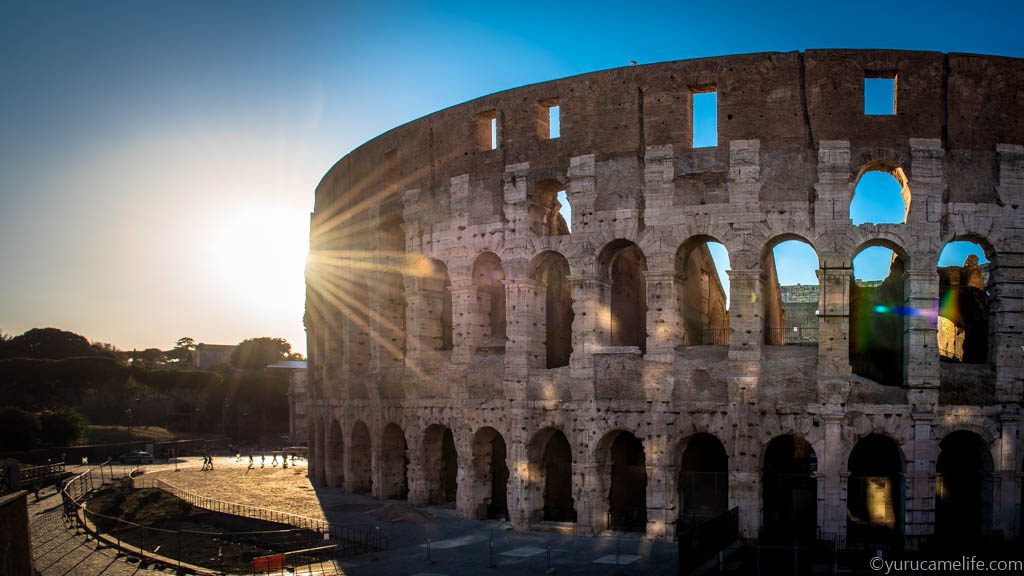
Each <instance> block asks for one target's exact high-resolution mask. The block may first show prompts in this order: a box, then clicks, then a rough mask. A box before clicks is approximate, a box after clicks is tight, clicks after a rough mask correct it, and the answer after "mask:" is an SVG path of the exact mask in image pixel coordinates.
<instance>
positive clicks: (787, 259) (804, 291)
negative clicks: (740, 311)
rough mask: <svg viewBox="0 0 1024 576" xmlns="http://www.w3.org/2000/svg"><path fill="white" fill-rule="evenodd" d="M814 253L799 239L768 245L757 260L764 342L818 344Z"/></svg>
mask: <svg viewBox="0 0 1024 576" xmlns="http://www.w3.org/2000/svg"><path fill="white" fill-rule="evenodd" d="M817 271H818V254H817V252H815V251H814V248H812V247H811V245H810V244H809V243H807V242H806V241H804V240H803V239H795V238H792V239H787V238H782V239H779V240H778V241H775V242H771V243H769V244H768V247H767V248H766V249H765V251H764V254H763V256H762V257H761V301H762V302H763V303H764V343H765V344H767V345H769V346H782V345H815V344H817V343H818V275H817Z"/></svg>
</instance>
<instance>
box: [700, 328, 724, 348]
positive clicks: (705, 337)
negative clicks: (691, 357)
mask: <svg viewBox="0 0 1024 576" xmlns="http://www.w3.org/2000/svg"><path fill="white" fill-rule="evenodd" d="M731 334H732V329H731V328H704V329H702V330H701V331H700V341H699V342H694V344H695V345H698V346H728V345H729V336H730V335H731Z"/></svg>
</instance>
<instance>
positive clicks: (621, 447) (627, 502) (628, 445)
mask: <svg viewBox="0 0 1024 576" xmlns="http://www.w3.org/2000/svg"><path fill="white" fill-rule="evenodd" d="M610 453H611V454H610V455H611V487H610V489H609V491H608V526H609V528H611V529H612V530H624V531H627V532H644V531H646V529H647V465H646V463H647V460H646V458H645V456H644V445H643V442H641V441H640V439H639V438H637V437H636V436H634V435H633V434H631V433H629V432H620V433H619V434H618V436H616V438H615V441H614V442H612V446H611V449H610Z"/></svg>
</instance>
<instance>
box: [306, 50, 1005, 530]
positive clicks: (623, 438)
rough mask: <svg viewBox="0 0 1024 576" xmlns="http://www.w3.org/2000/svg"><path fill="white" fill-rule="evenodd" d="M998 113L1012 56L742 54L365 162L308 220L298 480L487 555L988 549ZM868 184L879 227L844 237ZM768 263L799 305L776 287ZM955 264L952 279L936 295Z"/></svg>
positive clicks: (418, 124) (862, 227) (415, 140)
mask: <svg viewBox="0 0 1024 576" xmlns="http://www.w3.org/2000/svg"><path fill="white" fill-rule="evenodd" d="M879 79H880V80H885V81H888V82H887V85H888V86H889V89H891V90H892V96H891V103H892V105H891V109H889V110H886V111H883V112H881V113H877V112H876V113H867V110H866V108H865V90H866V87H867V86H868V85H869V83H870V81H872V80H879ZM1022 94H1024V60H1020V59H1013V58H1004V57H993V56H981V55H971V54H943V53H936V52H908V51H892V50H807V51H804V52H789V53H762V54H747V55H738V56H728V57H716V58H706V59H698V60H685V61H676V62H665V63H659V64H650V65H641V66H629V67H624V68H617V69H612V70H605V71H601V72H595V73H590V74H584V75H581V76H575V77H571V78H565V79H561V80H555V81H550V82H544V83H540V84H534V85H530V86H524V87H521V88H516V89H512V90H507V91H504V92H499V93H497V94H492V95H489V96H484V97H482V98H478V99H476V100H472V101H470V102H466V103H464V104H460V105H457V106H453V107H451V108H448V109H444V110H441V111H438V112H435V113H433V114H430V115H428V116H426V117H423V118H420V119H418V120H415V121H413V122H409V123H408V124H405V125H403V126H399V127H397V128H395V129H393V130H391V131H389V132H386V133H384V134H382V135H380V136H378V137H376V138H374V139H372V140H370V141H369V142H367V143H365V144H363V145H362V146H360V147H359V148H357V149H355V150H353V151H352V152H351V153H350V154H348V155H347V156H345V157H344V158H342V159H341V160H340V161H339V162H338V163H337V164H336V165H335V166H334V167H332V168H331V169H330V171H328V172H327V174H326V175H325V176H324V178H323V180H322V181H321V183H320V185H319V186H318V187H317V189H316V200H315V207H314V211H313V213H312V215H311V230H310V257H309V261H308V265H307V305H306V318H305V322H306V329H307V335H308V350H309V366H310V375H309V378H310V386H309V396H310V397H309V400H310V411H309V438H310V454H311V468H310V475H311V476H312V478H313V481H314V482H315V483H317V484H319V485H324V486H337V487H342V488H344V489H345V490H348V491H352V492H356V493H365V494H368V495H372V496H373V497H375V498H381V499H406V500H408V502H409V503H411V504H413V505H453V506H454V507H455V509H456V510H457V513H458V514H459V515H460V516H463V517H467V518H495V517H497V518H502V517H504V518H507V519H508V520H509V521H510V522H511V524H512V525H513V526H514V527H515V528H516V529H533V528H545V527H547V528H550V529H560V528H565V527H567V526H568V527H571V528H572V529H573V530H575V531H577V533H600V532H603V531H606V530H617V531H632V532H640V533H643V535H644V537H645V538H649V539H672V538H674V537H675V535H676V534H677V531H679V530H682V529H684V528H685V527H687V526H692V525H694V524H695V523H698V522H701V521H702V520H706V519H708V518H713V517H717V516H718V515H720V514H722V513H724V512H726V511H727V510H732V509H736V510H737V511H738V512H737V513H738V517H739V531H740V534H741V535H742V536H744V537H748V538H756V537H758V536H759V535H760V536H761V537H765V536H766V535H773V536H778V537H785V538H795V539H800V538H816V537H822V535H838V536H841V537H845V538H847V539H848V540H849V539H863V540H872V539H882V538H891V537H896V538H904V539H915V538H916V539H928V538H937V537H941V536H943V535H952V534H954V533H955V534H956V537H957V538H960V539H964V538H970V537H976V538H979V539H999V538H1003V539H1015V538H1018V537H1019V535H1020V525H1021V500H1022V486H1021V479H1022V472H1024V443H1022V442H1024V439H1022V435H1021V432H1020V413H1021V410H1020V404H1021V400H1022V392H1024V352H1022V351H1024V336H1022V327H1024V208H1022V207H1021V205H1022V203H1024V96H1022ZM708 96H710V97H711V98H710V100H709V99H708ZM708 101H710V102H711V106H712V107H713V116H712V118H713V120H712V124H713V126H712V127H711V128H712V130H711V132H710V133H711V140H710V141H700V142H698V134H697V132H698V128H699V131H700V132H701V133H702V136H701V137H702V138H706V137H707V136H706V134H705V132H706V131H707V127H706V126H703V125H701V126H698V124H699V123H698V122H697V121H696V116H695V107H696V106H697V105H698V104H700V105H702V106H706V105H707V104H706V102H708ZM702 102H703V103H704V104H701V103H702ZM873 172H880V173H882V174H883V175H884V176H885V177H887V178H893V179H895V181H896V182H897V183H898V190H899V192H900V193H899V194H898V198H899V201H900V202H902V204H901V209H902V211H903V212H902V213H903V215H904V218H903V221H902V222H880V223H870V222H869V223H855V221H854V220H853V219H851V205H852V204H853V203H854V202H855V201H856V197H857V192H858V185H859V182H860V180H861V179H862V178H863V177H866V176H865V175H867V174H870V173H873ZM788 241H797V242H800V243H804V244H806V245H808V246H809V247H811V248H813V250H814V253H815V254H816V258H817V262H816V264H815V265H812V268H816V269H815V270H814V272H813V274H814V275H816V278H817V281H818V282H817V286H813V287H807V286H803V287H794V286H780V283H779V280H778V272H777V270H776V267H775V262H774V257H773V254H774V253H773V250H774V248H775V247H776V246H778V245H779V244H780V243H782V242H788ZM958 241H970V242H973V243H975V244H976V245H978V246H980V247H981V249H982V250H983V259H982V260H981V265H979V261H978V259H977V258H976V257H970V258H968V259H967V260H966V261H964V262H963V266H962V267H961V266H959V264H958V265H957V266H945V267H941V268H940V267H939V264H938V262H939V255H940V253H941V252H942V250H943V249H944V247H946V245H947V244H949V243H951V242H958ZM716 243H717V244H721V245H722V246H723V247H724V249H725V251H726V252H727V255H728V272H727V276H722V275H721V274H720V273H721V272H722V271H723V270H721V269H722V268H724V266H723V265H722V264H720V263H716V259H715V258H714V257H713V254H712V251H711V246H712V245H715V244H716ZM875 246H880V247H883V248H886V249H888V250H890V251H891V253H892V257H891V263H890V267H889V269H888V275H887V276H886V277H885V278H884V280H883V281H881V282H874V283H870V282H865V283H861V282H859V281H858V280H857V279H856V278H855V271H854V265H853V261H854V257H855V256H857V255H858V254H859V253H860V252H861V251H863V250H866V249H870V248H872V247H875ZM720 278H724V279H725V280H726V281H722V280H720ZM950 302H952V303H953V304H956V305H954V306H947V305H946V304H948V303H950ZM957 303H959V304H957ZM949 309H952V311H949ZM791 326H792V328H791ZM791 331H799V333H800V335H801V336H800V337H799V338H795V339H794V338H792V337H791V336H790V332H791Z"/></svg>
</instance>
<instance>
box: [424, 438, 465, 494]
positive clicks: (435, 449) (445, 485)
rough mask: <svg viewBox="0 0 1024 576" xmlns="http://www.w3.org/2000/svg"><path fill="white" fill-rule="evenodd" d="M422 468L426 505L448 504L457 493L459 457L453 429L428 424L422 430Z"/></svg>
mask: <svg viewBox="0 0 1024 576" xmlns="http://www.w3.org/2000/svg"><path fill="white" fill-rule="evenodd" d="M421 452H422V463H421V464H422V470H423V479H424V480H425V481H426V487H427V503H428V504H440V505H444V504H451V503H454V502H455V499H456V496H457V494H458V473H459V459H458V458H459V456H458V452H457V451H456V448H455V436H454V435H453V434H452V430H451V429H450V428H448V427H447V426H445V425H443V424H431V425H430V426H428V427H427V429H426V430H424V431H423V444H422V446H421Z"/></svg>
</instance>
